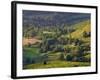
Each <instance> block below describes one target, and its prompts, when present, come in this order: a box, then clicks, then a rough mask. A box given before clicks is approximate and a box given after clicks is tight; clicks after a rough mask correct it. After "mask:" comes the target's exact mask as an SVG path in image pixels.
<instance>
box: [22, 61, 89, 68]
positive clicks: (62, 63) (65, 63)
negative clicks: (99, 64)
mask: <svg viewBox="0 0 100 80" xmlns="http://www.w3.org/2000/svg"><path fill="white" fill-rule="evenodd" d="M90 65H91V64H90V62H69V61H60V60H59V61H48V62H47V64H43V63H36V64H29V65H26V66H24V68H23V69H43V68H63V67H86V66H90Z"/></svg>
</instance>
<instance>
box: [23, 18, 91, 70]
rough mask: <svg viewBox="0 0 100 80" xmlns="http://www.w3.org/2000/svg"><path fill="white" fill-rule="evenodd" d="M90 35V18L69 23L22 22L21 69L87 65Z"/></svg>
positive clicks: (88, 64)
mask: <svg viewBox="0 0 100 80" xmlns="http://www.w3.org/2000/svg"><path fill="white" fill-rule="evenodd" d="M39 20H41V19H39ZM46 20H50V17H48V18H46ZM38 24H39V23H38ZM46 24H47V23H46ZM48 24H49V23H48ZM90 38H91V31H90V20H89V19H84V20H82V21H79V22H76V23H73V24H71V25H68V24H65V23H62V24H60V25H59V24H55V25H42V24H39V25H35V24H25V25H24V28H23V68H24V69H32V68H33V69H34V68H53V67H78V66H90V62H91V53H90ZM26 39H27V40H26ZM25 40H26V41H25Z"/></svg>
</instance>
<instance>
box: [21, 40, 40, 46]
mask: <svg viewBox="0 0 100 80" xmlns="http://www.w3.org/2000/svg"><path fill="white" fill-rule="evenodd" d="M36 42H41V40H38V39H37V38H29V39H28V38H23V45H28V44H35V43H36Z"/></svg>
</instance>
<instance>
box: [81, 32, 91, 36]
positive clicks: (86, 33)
mask: <svg viewBox="0 0 100 80" xmlns="http://www.w3.org/2000/svg"><path fill="white" fill-rule="evenodd" d="M90 36H91V32H86V31H84V32H83V37H85V38H86V37H90Z"/></svg>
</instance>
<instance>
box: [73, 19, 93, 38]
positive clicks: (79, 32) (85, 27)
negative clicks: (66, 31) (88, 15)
mask: <svg viewBox="0 0 100 80" xmlns="http://www.w3.org/2000/svg"><path fill="white" fill-rule="evenodd" d="M74 27H75V29H76V30H75V31H74V32H72V33H71V37H72V38H82V36H83V32H84V31H86V32H91V28H90V27H91V25H90V21H89V20H87V21H83V22H80V23H78V24H75V25H74Z"/></svg>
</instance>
